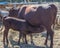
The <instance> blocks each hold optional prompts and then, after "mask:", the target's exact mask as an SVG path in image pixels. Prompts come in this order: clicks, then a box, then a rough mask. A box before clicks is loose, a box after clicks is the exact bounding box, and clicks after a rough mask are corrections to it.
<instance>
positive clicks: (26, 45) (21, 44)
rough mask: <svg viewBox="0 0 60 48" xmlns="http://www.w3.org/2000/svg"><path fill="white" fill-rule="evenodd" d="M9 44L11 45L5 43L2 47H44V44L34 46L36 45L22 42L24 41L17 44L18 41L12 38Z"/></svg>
mask: <svg viewBox="0 0 60 48" xmlns="http://www.w3.org/2000/svg"><path fill="white" fill-rule="evenodd" d="M10 44H11V45H12V47H8V46H7V45H5V46H4V48H46V47H45V46H36V45H32V44H24V43H20V44H19V45H18V43H17V42H16V41H14V40H10ZM47 48H49V47H47Z"/></svg>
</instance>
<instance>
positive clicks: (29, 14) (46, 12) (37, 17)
mask: <svg viewBox="0 0 60 48" xmlns="http://www.w3.org/2000/svg"><path fill="white" fill-rule="evenodd" d="M33 7H34V6H32V7H31V6H27V7H21V8H20V11H19V13H18V16H19V18H24V19H26V20H27V21H28V22H29V23H30V24H31V25H32V26H40V25H42V26H44V27H45V28H46V30H47V37H46V40H45V45H47V39H48V36H50V39H51V44H50V48H53V36H54V31H53V30H52V28H51V26H52V25H53V24H55V19H56V14H57V7H56V6H55V5H54V4H50V5H48V6H45V7H44V6H37V7H36V8H33ZM37 33H38V32H37ZM39 33H40V32H39Z"/></svg>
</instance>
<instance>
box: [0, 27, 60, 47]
mask: <svg viewBox="0 0 60 48" xmlns="http://www.w3.org/2000/svg"><path fill="white" fill-rule="evenodd" d="M54 31H55V33H54V42H53V43H54V46H53V47H54V48H60V29H59V27H58V28H56V29H55V30H54ZM18 36H19V32H18V31H13V30H10V31H9V46H8V47H7V46H5V47H3V32H1V31H0V48H49V45H50V39H49V40H48V47H46V46H45V45H44V41H45V39H46V32H43V33H37V34H33V41H34V45H32V44H31V43H30V36H28V35H27V40H28V44H24V43H23V42H22V40H21V43H20V45H18V44H17V41H18Z"/></svg>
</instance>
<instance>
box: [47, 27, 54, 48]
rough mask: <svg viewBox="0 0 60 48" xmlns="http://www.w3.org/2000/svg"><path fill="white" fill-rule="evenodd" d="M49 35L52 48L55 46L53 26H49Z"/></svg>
mask: <svg viewBox="0 0 60 48" xmlns="http://www.w3.org/2000/svg"><path fill="white" fill-rule="evenodd" d="M47 32H48V35H50V40H51V43H50V48H53V36H54V31H53V30H52V29H51V28H47Z"/></svg>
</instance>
